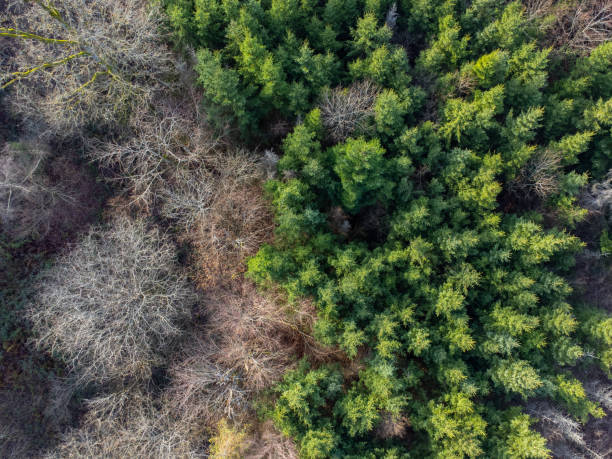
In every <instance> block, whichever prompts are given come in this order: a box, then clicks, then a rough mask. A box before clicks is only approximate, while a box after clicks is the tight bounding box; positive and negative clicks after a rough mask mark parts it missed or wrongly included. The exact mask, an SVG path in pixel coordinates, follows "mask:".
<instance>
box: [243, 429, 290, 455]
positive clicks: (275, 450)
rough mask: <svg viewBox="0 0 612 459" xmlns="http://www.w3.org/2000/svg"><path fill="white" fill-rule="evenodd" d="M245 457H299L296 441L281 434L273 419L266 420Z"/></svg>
mask: <svg viewBox="0 0 612 459" xmlns="http://www.w3.org/2000/svg"><path fill="white" fill-rule="evenodd" d="M244 457H245V459H297V458H298V457H299V455H298V452H297V448H296V446H295V443H294V442H293V440H292V439H291V438H288V437H285V436H284V435H283V434H281V433H280V432H279V431H278V430H276V428H275V427H274V424H273V423H272V422H271V421H266V422H264V423H263V424H262V425H261V426H260V427H259V431H258V432H256V435H254V438H253V440H252V441H250V442H249V447H248V449H247V451H246V453H245V456H244Z"/></svg>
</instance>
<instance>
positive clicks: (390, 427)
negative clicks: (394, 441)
mask: <svg viewBox="0 0 612 459" xmlns="http://www.w3.org/2000/svg"><path fill="white" fill-rule="evenodd" d="M409 427H410V420H409V419H408V418H407V417H406V416H403V415H399V416H398V415H395V414H393V413H383V415H382V419H381V421H380V423H379V424H378V426H377V427H376V436H377V437H378V438H382V439H388V438H404V437H405V436H406V434H407V430H408V428H409Z"/></svg>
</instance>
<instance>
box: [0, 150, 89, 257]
mask: <svg viewBox="0 0 612 459" xmlns="http://www.w3.org/2000/svg"><path fill="white" fill-rule="evenodd" d="M96 190H97V186H96V184H95V180H94V178H93V177H92V176H91V175H90V174H89V173H88V172H87V171H86V170H85V169H84V168H83V167H81V166H79V165H78V164H77V163H76V162H75V161H74V160H73V159H72V158H70V156H69V155H61V156H59V155H53V154H52V153H51V151H50V149H49V147H48V145H46V144H45V143H43V142H41V141H38V140H22V141H20V142H12V143H6V144H4V145H0V230H2V231H4V233H5V235H8V236H9V237H10V238H12V239H23V238H27V237H33V238H36V239H38V240H41V239H43V238H44V239H45V241H47V242H48V243H51V244H52V245H53V244H54V243H55V242H59V240H60V239H62V238H65V237H66V233H67V232H74V231H75V230H78V229H79V228H80V227H82V226H83V225H84V224H85V223H87V222H88V221H89V220H90V217H91V216H92V214H93V213H94V212H95V211H96V209H97V207H98V204H99V201H100V195H99V193H96Z"/></svg>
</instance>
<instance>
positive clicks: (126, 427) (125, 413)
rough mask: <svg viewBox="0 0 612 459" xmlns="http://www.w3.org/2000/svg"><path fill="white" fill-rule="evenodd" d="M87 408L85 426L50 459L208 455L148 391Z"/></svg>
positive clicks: (129, 393)
mask: <svg viewBox="0 0 612 459" xmlns="http://www.w3.org/2000/svg"><path fill="white" fill-rule="evenodd" d="M86 406H87V408H88V411H87V413H86V414H85V416H84V419H83V422H82V424H81V426H80V427H79V428H75V429H71V430H69V431H68V432H66V433H65V434H64V435H63V437H62V439H61V442H60V444H59V445H58V446H57V447H56V448H55V449H54V450H53V451H51V452H49V453H48V454H47V455H46V456H45V457H46V459H52V458H58V459H59V458H67V457H70V458H77V457H78V458H85V457H87V458H94V457H100V458H101V457H104V458H112V459H115V458H116V459H124V458H151V459H175V458H182V459H190V458H201V457H205V450H204V446H203V445H202V444H201V443H202V442H201V440H198V439H197V438H194V437H193V435H192V433H191V432H190V431H189V428H188V426H187V425H186V424H184V423H181V422H178V421H176V420H175V419H174V418H173V417H172V416H171V415H170V413H168V412H167V410H166V408H165V407H164V406H163V405H160V404H159V403H158V402H157V401H155V399H154V398H153V397H152V396H151V395H150V394H148V393H145V392H142V391H139V390H138V389H133V388H132V389H131V390H124V391H120V392H115V393H112V394H108V395H101V396H98V397H97V398H94V399H92V400H88V401H87V402H86Z"/></svg>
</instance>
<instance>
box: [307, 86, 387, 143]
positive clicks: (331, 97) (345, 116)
mask: <svg viewBox="0 0 612 459" xmlns="http://www.w3.org/2000/svg"><path fill="white" fill-rule="evenodd" d="M377 95H378V89H377V88H376V86H375V85H374V84H373V83H371V82H369V81H360V82H357V83H354V84H352V85H351V86H349V87H348V88H341V87H338V88H335V89H331V90H328V91H325V92H324V93H323V95H322V98H321V102H320V103H319V108H320V110H321V120H322V121H323V125H324V126H325V127H326V128H327V130H328V132H329V136H330V137H331V139H332V140H333V141H334V142H336V143H337V142H342V141H344V140H346V139H347V137H349V136H350V135H351V134H353V133H354V132H356V131H363V130H364V129H366V128H367V121H368V119H369V118H370V117H371V116H372V115H373V114H374V103H375V102H376V96H377Z"/></svg>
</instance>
